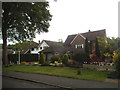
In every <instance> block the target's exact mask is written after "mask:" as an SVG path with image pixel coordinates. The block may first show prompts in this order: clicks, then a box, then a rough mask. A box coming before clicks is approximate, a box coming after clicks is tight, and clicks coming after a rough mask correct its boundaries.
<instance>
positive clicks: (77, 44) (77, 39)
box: [64, 29, 106, 53]
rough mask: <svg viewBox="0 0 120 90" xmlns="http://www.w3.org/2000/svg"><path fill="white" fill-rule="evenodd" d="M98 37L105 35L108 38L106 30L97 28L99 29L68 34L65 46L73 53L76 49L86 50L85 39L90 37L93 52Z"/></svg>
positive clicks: (89, 41)
mask: <svg viewBox="0 0 120 90" xmlns="http://www.w3.org/2000/svg"><path fill="white" fill-rule="evenodd" d="M97 37H104V38H106V30H105V29H103V30H97V31H90V30H89V31H88V32H85V33H78V34H73V35H68V37H67V39H66V41H65V43H64V47H65V49H66V52H68V53H70V52H71V53H72V52H73V51H74V50H81V51H84V49H85V40H86V38H87V39H88V43H89V48H90V52H91V53H92V51H93V49H94V45H95V39H96V38H97Z"/></svg>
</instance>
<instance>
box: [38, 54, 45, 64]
mask: <svg viewBox="0 0 120 90" xmlns="http://www.w3.org/2000/svg"><path fill="white" fill-rule="evenodd" d="M39 63H41V64H44V63H45V57H44V54H43V53H41V54H40V60H39Z"/></svg>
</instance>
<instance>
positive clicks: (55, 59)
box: [50, 55, 59, 63]
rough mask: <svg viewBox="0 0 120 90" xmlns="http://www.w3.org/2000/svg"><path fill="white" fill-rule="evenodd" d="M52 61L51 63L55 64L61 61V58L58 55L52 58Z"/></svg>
mask: <svg viewBox="0 0 120 90" xmlns="http://www.w3.org/2000/svg"><path fill="white" fill-rule="evenodd" d="M50 61H51V63H54V61H59V56H57V55H54V56H52V58H51V59H50Z"/></svg>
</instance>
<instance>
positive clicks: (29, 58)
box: [8, 54, 39, 63]
mask: <svg viewBox="0 0 120 90" xmlns="http://www.w3.org/2000/svg"><path fill="white" fill-rule="evenodd" d="M38 58H39V55H38V54H20V61H21V62H23V61H26V62H35V61H38ZM8 60H9V61H11V62H14V63H17V61H19V54H8Z"/></svg>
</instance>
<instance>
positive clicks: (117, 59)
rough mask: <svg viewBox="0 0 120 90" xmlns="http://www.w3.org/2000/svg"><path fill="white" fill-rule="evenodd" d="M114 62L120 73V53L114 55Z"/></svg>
mask: <svg viewBox="0 0 120 90" xmlns="http://www.w3.org/2000/svg"><path fill="white" fill-rule="evenodd" d="M113 62H114V64H115V69H116V71H118V72H120V52H118V53H114V55H113Z"/></svg>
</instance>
